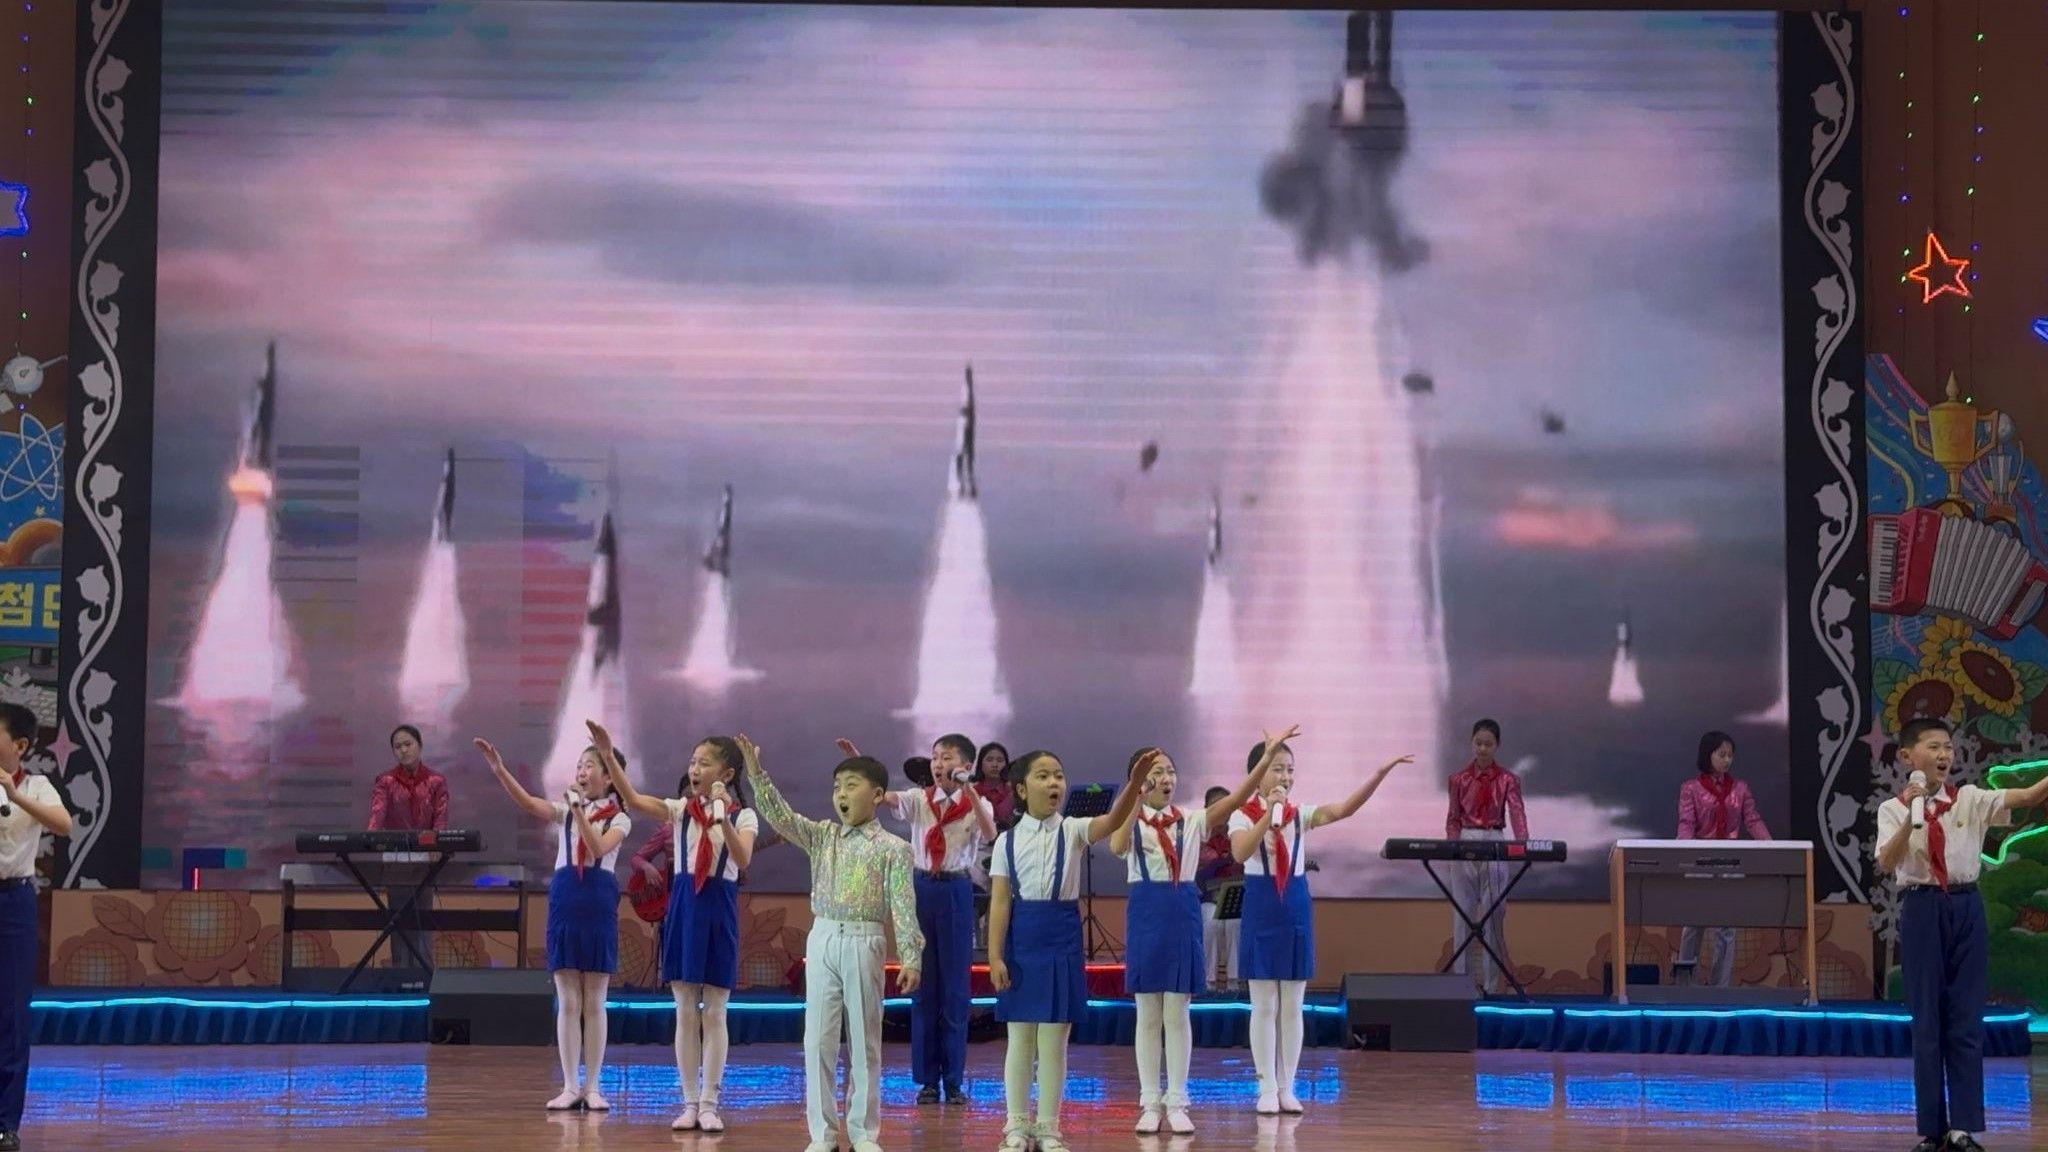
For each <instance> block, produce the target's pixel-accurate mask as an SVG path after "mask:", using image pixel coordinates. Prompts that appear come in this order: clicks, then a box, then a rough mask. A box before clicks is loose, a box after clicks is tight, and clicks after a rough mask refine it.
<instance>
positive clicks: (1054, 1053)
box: [1038, 1024, 1074, 1136]
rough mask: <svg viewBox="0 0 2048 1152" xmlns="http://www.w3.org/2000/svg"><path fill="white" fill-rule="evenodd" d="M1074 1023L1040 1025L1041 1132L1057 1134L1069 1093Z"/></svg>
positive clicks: (1039, 1098)
mask: <svg viewBox="0 0 2048 1152" xmlns="http://www.w3.org/2000/svg"><path fill="white" fill-rule="evenodd" d="M1073 1027H1074V1026H1073V1025H1072V1024H1040V1025H1039V1026H1038V1134H1039V1135H1040V1136H1057V1135H1059V1131H1060V1103H1061V1101H1063V1100H1065V1099H1066V1095H1067V1033H1068V1032H1069V1031H1071V1030H1072V1029H1073Z"/></svg>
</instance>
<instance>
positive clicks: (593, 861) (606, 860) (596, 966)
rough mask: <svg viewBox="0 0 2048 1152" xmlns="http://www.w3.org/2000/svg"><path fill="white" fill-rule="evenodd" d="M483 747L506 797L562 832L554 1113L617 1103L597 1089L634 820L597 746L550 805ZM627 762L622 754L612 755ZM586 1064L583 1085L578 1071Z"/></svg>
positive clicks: (552, 904) (553, 931)
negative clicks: (622, 853)
mask: <svg viewBox="0 0 2048 1152" xmlns="http://www.w3.org/2000/svg"><path fill="white" fill-rule="evenodd" d="M476 746H477V749H478V750H479V751H481V752H482V753H483V754H484V760H485V761H487V762H488V763H489V764H490V766H491V772H492V774H494V775H496V776H497V778H498V783H499V784H501V785H503V786H504V788H505V794H506V795H508V796H510V797H512V802H513V803H514V804H517V805H519V807H520V809H521V810H523V811H525V812H526V813H528V814H529V815H532V816H534V817H536V818H538V819H542V820H548V821H552V822H553V823H554V824H555V826H556V827H557V828H558V829H560V833H561V834H560V836H559V837H558V838H557V840H556V843H555V877H554V879H553V880H552V881H551V882H549V884H548V936H547V940H548V969H549V971H551V972H553V973H554V974H555V1050H556V1052H557V1054H558V1055H560V1056H561V1058H562V1091H561V1092H560V1093H559V1094H558V1095H556V1097H555V1098H554V1099H552V1100H550V1101H548V1110H549V1111H553V1112H559V1111H563V1110H566V1109H569V1108H575V1107H578V1106H581V1107H584V1108H588V1109H590V1110H591V1111H592V1112H603V1111H605V1110H607V1109H609V1108H610V1107H611V1104H610V1102H608V1101H607V1100H605V1098H604V1095H603V1093H601V1092H599V1091H598V1080H599V1079H600V1077H601V1076H602V1074H603V1071H604V1042H605V1012H604V1002H605V994H606V993H607V992H609V991H610V989H611V982H612V973H614V972H616V971H618V970H619V882H618V879H617V877H616V876H615V875H614V873H613V869H614V868H615V867H616V866H617V865H618V861H619V845H621V844H624V843H625V842H626V834H627V833H628V832H630V831H632V828H633V819H632V817H630V816H627V815H626V814H625V813H624V812H623V811H621V810H620V808H619V801H618V797H617V796H615V795H613V793H612V786H611V780H610V776H609V774H608V773H607V772H606V771H605V767H604V761H603V760H602V759H601V758H600V757H599V756H598V753H597V749H595V748H585V749H584V750H583V755H582V756H581V757H579V758H578V759H577V761H576V786H575V787H574V788H571V789H569V790H568V791H567V792H564V793H563V794H562V798H561V799H560V800H557V801H554V802H552V803H550V802H549V801H546V800H542V799H540V798H539V797H537V796H535V795H533V794H532V793H530V792H528V791H527V790H526V789H525V788H523V787H521V786H520V784H519V781H518V780H515V779H513V777H512V773H511V772H510V771H508V770H506V768H505V761H504V759H503V758H502V757H500V756H499V755H498V750H497V749H496V748H493V747H491V744H490V742H489V741H487V740H483V739H481V738H480V739H478V740H477V742H476ZM614 757H615V758H616V759H617V761H618V763H619V764H620V766H621V767H623V766H624V764H625V755H624V754H623V753H614ZM579 1063H580V1064H581V1065H582V1066H583V1084H582V1086H581V1087H578V1086H577V1083H576V1068H577V1065H578V1064H579Z"/></svg>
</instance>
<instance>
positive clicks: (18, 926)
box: [0, 883, 38, 1132]
mask: <svg viewBox="0 0 2048 1152" xmlns="http://www.w3.org/2000/svg"><path fill="white" fill-rule="evenodd" d="M37 947H38V944H37V940H36V889H35V885H33V884H16V883H6V884H0V1132H19V1131H20V1130H21V1112H22V1108H23V1107H24V1106H25V1105H26V1104H27V1102H28V1040H29V1015H28V1012H29V1008H28V1002H29V995H30V993H32V992H34V991H35V983H36V950H37Z"/></svg>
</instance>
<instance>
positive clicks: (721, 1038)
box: [704, 984, 732, 1104]
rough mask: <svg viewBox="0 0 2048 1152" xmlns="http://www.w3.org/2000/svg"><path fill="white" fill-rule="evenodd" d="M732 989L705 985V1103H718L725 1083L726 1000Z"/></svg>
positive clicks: (730, 995)
mask: <svg viewBox="0 0 2048 1152" xmlns="http://www.w3.org/2000/svg"><path fill="white" fill-rule="evenodd" d="M731 997H732V990H731V989H729V988H719V987H716V986H715V985H711V984H706V985H704V1103H706V1104H716V1103H718V1090H719V1089H720V1088H721V1087H723V1086H724V1084H725V1053H726V1048H727V1046H728V1045H727V1037H726V1031H725V1002H726V1001H727V1000H728V999H730V998H731Z"/></svg>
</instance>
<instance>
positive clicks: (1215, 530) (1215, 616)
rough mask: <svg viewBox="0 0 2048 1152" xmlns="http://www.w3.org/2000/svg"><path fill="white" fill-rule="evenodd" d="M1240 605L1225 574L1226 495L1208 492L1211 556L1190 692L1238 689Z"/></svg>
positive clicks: (1215, 694)
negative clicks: (1232, 594) (1224, 525)
mask: <svg viewBox="0 0 2048 1152" xmlns="http://www.w3.org/2000/svg"><path fill="white" fill-rule="evenodd" d="M1236 616H1237V605H1236V602H1235V601H1234V600H1232V598H1231V595H1230V581H1229V579H1228V578H1227V577H1225V576H1224V574H1223V497H1222V496H1221V495H1220V494H1216V493H1211V494H1210V496H1209V556H1208V560H1207V561H1206V562H1205V563H1204V564H1203V566H1202V607H1201V611H1200V613H1199V614H1198V615H1197V616H1196V619H1195V663H1194V668H1193V670H1192V671H1191V672H1190V673H1189V675H1188V694H1189V695H1191V696H1195V697H1198V698H1204V699H1210V700H1215V699H1218V698H1221V697H1227V696H1228V695H1230V694H1231V693H1233V692H1235V691H1236V690H1237V624H1236Z"/></svg>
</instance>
